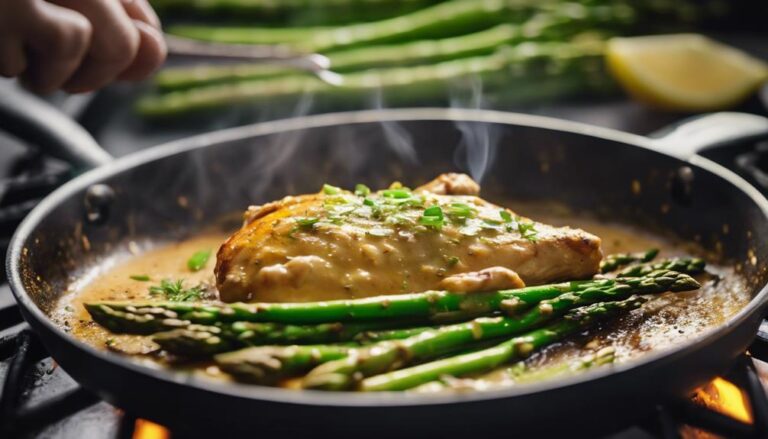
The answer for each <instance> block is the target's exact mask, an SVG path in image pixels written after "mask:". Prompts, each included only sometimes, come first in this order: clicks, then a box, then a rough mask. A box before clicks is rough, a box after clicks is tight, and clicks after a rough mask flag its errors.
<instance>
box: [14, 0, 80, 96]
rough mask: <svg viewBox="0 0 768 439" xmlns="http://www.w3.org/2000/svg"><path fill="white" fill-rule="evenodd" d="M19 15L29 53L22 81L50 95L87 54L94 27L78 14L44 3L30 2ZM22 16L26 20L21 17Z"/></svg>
mask: <svg viewBox="0 0 768 439" xmlns="http://www.w3.org/2000/svg"><path fill="white" fill-rule="evenodd" d="M29 5H30V8H29V9H28V10H25V11H24V12H20V14H19V16H20V20H21V19H24V20H27V21H26V23H25V26H23V27H21V29H23V32H24V39H25V41H26V53H27V62H28V65H27V69H26V70H25V71H24V73H23V75H22V76H21V80H22V82H23V83H24V85H26V86H27V87H29V88H30V89H32V90H34V91H37V92H40V93H49V92H51V91H53V90H56V89H57V88H60V87H61V86H62V84H64V82H65V81H67V80H68V79H69V78H70V76H71V75H72V73H73V72H74V71H75V70H76V69H77V68H78V66H79V65H80V62H81V61H82V59H83V57H84V56H85V54H86V52H87V51H88V47H89V45H90V41H91V24H90V22H89V21H88V20H87V19H86V18H85V17H84V16H82V15H80V14H78V13H77V12H75V11H72V10H70V9H67V8H62V7H60V6H57V5H54V4H50V3H47V2H44V1H34V2H30V3H29ZM21 17H23V18H21Z"/></svg>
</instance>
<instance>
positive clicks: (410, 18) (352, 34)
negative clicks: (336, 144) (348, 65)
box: [169, 0, 553, 52]
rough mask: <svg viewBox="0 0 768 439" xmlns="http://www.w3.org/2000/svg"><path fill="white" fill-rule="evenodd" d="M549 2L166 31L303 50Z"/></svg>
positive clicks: (465, 23) (454, 27)
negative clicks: (342, 21)
mask: <svg viewBox="0 0 768 439" xmlns="http://www.w3.org/2000/svg"><path fill="white" fill-rule="evenodd" d="M552 3H553V1H552V0H449V1H446V2H444V3H439V4H436V5H434V6H430V7H427V8H424V9H420V10H417V11H414V12H411V13H409V14H404V15H400V16H397V17H393V18H389V19H385V20H380V21H374V22H368V23H358V24H351V25H348V26H340V27H335V28H328V27H306V28H296V27H293V28H259V27H212V26H200V25H176V26H171V27H170V28H169V32H170V33H172V34H176V35H179V36H183V37H188V38H196V39H201V40H207V41H217V42H224V43H244V44H284V45H287V46H289V47H291V48H293V49H294V50H298V51H303V52H318V51H328V50H329V49H332V48H336V47H344V46H352V45H359V44H364V43H373V42H378V41H391V40H404V39H411V40H414V39H425V38H435V37H440V36H450V35H459V34H462V33H467V32H472V31H476V30H479V29H483V28H487V27H490V26H493V25H496V24H500V23H504V22H513V21H514V20H516V19H519V18H522V17H525V16H526V15H529V14H530V13H531V12H532V11H534V10H536V9H537V8H540V7H541V6H542V5H543V4H552Z"/></svg>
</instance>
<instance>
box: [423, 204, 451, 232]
mask: <svg viewBox="0 0 768 439" xmlns="http://www.w3.org/2000/svg"><path fill="white" fill-rule="evenodd" d="M444 222H445V216H444V215H443V209H442V208H441V207H440V206H432V207H428V208H426V209H424V213H423V214H422V215H421V218H419V224H421V225H423V226H427V227H432V228H433V229H440V228H441V227H443V223H444Z"/></svg>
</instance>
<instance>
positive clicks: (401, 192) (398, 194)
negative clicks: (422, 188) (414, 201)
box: [381, 188, 411, 198]
mask: <svg viewBox="0 0 768 439" xmlns="http://www.w3.org/2000/svg"><path fill="white" fill-rule="evenodd" d="M381 195H383V196H384V197H386V198H411V190H410V189H408V188H400V189H387V190H385V191H381Z"/></svg>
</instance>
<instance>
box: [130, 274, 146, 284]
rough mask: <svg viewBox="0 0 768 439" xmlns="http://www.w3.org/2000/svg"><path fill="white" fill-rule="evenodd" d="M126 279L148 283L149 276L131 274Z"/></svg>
mask: <svg viewBox="0 0 768 439" xmlns="http://www.w3.org/2000/svg"><path fill="white" fill-rule="evenodd" d="M128 277H130V278H131V279H133V280H137V281H139V282H148V281H149V280H150V279H149V276H147V275H146V274H132V275H130V276H128Z"/></svg>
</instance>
